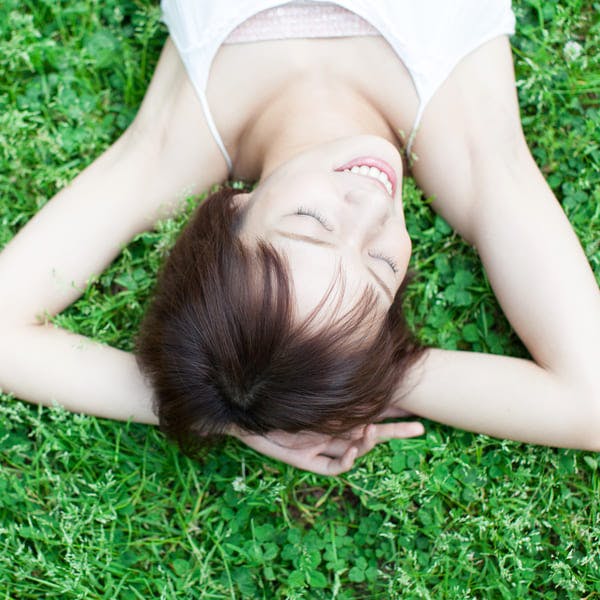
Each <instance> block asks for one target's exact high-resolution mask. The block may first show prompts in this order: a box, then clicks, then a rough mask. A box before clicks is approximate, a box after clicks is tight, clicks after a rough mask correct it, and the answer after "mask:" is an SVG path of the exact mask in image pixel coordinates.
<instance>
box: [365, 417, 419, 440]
mask: <svg viewBox="0 0 600 600" xmlns="http://www.w3.org/2000/svg"><path fill="white" fill-rule="evenodd" d="M373 427H374V428H375V437H376V439H377V443H379V442H386V441H388V440H393V439H405V438H412V437H417V436H419V435H423V434H424V433H425V427H423V423H420V422H419V421H399V422H397V423H377V424H376V425H373Z"/></svg>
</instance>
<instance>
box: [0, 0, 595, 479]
mask: <svg viewBox="0 0 600 600" xmlns="http://www.w3.org/2000/svg"><path fill="white" fill-rule="evenodd" d="M277 5H278V2H277V1H261V0H255V1H251V2H245V3H240V2H219V3H216V2H215V3H199V2H193V1H192V0H189V1H186V0H178V1H170V0H167V1H165V2H163V10H164V14H165V21H166V23H167V25H168V26H169V31H170V34H171V35H170V38H169V39H168V41H167V43H166V44H165V47H164V50H163V53H162V55H161V58H160V61H159V63H158V66H157V68H156V72H155V74H154V77H153V79H152V82H151V84H150V87H149V89H148V92H147V94H146V97H145V99H144V102H143V104H142V106H141V108H140V111H139V113H138V115H137V117H136V119H135V120H134V122H133V123H132V124H131V126H130V127H129V128H128V129H127V131H126V132H125V133H124V134H123V135H122V136H121V138H119V139H118V140H117V141H116V142H115V143H114V144H113V145H112V146H111V147H110V148H109V149H108V150H107V151H106V152H105V153H104V154H103V155H102V156H100V157H99V158H98V159H97V160H96V161H95V162H94V163H93V164H91V165H90V166H89V167H88V168H87V169H85V171H83V172H82V173H81V174H80V175H79V176H78V177H77V178H76V179H75V180H74V181H73V182H72V183H71V184H70V185H69V186H68V187H67V188H65V189H64V190H62V191H61V192H60V193H59V194H57V195H56V197H55V198H53V199H52V201H51V202H49V203H48V204H47V205H46V206H45V207H44V208H43V210H41V211H40V213H39V214H38V215H37V216H36V217H35V218H34V219H32V220H31V222H30V223H29V224H28V225H27V226H26V227H24V228H23V230H22V231H21V232H20V233H19V234H18V235H17V236H16V237H15V238H14V239H13V240H12V241H11V242H10V243H9V244H8V245H7V247H6V248H5V249H4V250H3V252H2V254H0V282H1V285H2V288H3V289H4V290H7V289H8V290H10V294H3V296H2V299H1V300H0V303H1V304H0V308H1V310H0V387H1V388H2V389H3V390H5V391H10V392H12V393H13V394H15V395H16V396H17V397H19V398H22V399H25V400H28V401H31V402H36V403H40V404H49V403H51V402H53V401H56V402H58V403H59V404H61V405H63V406H65V407H66V408H68V409H69V410H73V411H80V412H86V413H90V414H94V415H98V416H102V417H108V418H114V419H130V418H132V419H134V420H136V421H140V422H145V423H157V422H158V419H157V416H155V414H154V412H153V409H152V406H153V402H152V398H153V395H154V393H155V392H156V394H157V396H158V400H157V405H158V409H157V412H158V415H159V417H160V421H161V425H162V426H163V427H164V428H165V429H166V430H167V431H170V432H171V433H172V434H173V435H174V436H175V437H176V438H178V439H180V440H183V441H185V440H189V439H190V438H191V437H193V435H194V434H196V435H205V434H212V433H223V432H225V433H229V434H231V435H236V436H237V437H240V438H241V439H243V440H244V441H245V442H246V443H247V444H248V445H250V446H251V447H253V448H255V449H257V450H259V451H261V452H264V453H265V454H268V455H270V456H274V457H277V458H280V459H281V460H284V461H286V462H289V463H290V464H293V465H296V466H299V467H301V468H305V469H308V470H313V471H316V472H320V473H329V474H334V473H339V472H342V471H345V470H347V469H349V468H350V467H351V466H352V464H353V462H354V460H355V458H356V457H357V456H359V455H361V454H364V453H365V452H367V451H368V450H369V449H370V448H372V446H373V445H374V444H375V443H376V442H377V441H381V440H384V439H389V438H390V437H408V436H412V435H418V434H420V433H421V432H422V426H421V425H420V424H419V423H406V422H398V423H391V424H390V423H388V424H377V425H375V424H371V423H372V422H373V421H375V420H377V419H382V418H385V417H394V416H400V415H406V414H414V415H419V416H423V417H427V418H430V419H434V420H437V421H440V422H442V423H446V424H449V425H452V426H456V427H461V428H464V429H468V430H471V431H476V432H482V433H486V434H489V435H493V436H497V437H505V438H510V439H515V440H522V441H526V442H532V443H538V444H546V445H553V446H562V447H572V448H586V449H594V450H595V449H598V448H599V447H600V434H599V431H600V415H599V413H600V382H599V379H598V374H597V365H598V364H599V362H600V361H599V358H600V356H599V354H600V294H599V293H598V286H597V284H596V281H595V279H594V276H593V273H592V271H591V269H590V267H589V265H588V264H587V261H586V258H585V255H584V253H583V251H582V249H581V246H580V244H579V242H578V240H577V238H576V236H575V235H574V233H573V231H572V229H571V227H570V225H569V223H568V221H567V219H566V217H565V215H564V214H563V212H562V210H561V209H560V206H559V205H558V203H557V202H556V199H555V198H554V197H553V194H552V192H551V190H550V189H549V187H548V186H547V185H546V183H545V181H544V179H543V177H542V175H541V173H540V172H539V170H538V168H537V166H536V165H535V162H534V161H533V159H532V157H531V154H530V153H529V150H528V148H527V144H526V142H525V140H524V137H523V133H522V130H521V125H520V120H519V112H518V104H517V98H516V93H515V82H514V76H513V68H512V60H511V53H510V46H509V42H508V38H507V36H508V35H509V34H510V33H512V31H513V25H514V18H513V15H512V12H511V10H510V6H509V4H508V3H507V2H503V1H496V0H488V1H485V2H482V1H481V0H477V1H476V0H462V1H460V2H454V3H446V2H441V1H439V2H438V1H435V0H429V1H425V2H420V3H418V7H417V4H416V3H409V2H406V3H405V2H369V3H364V2H361V1H359V0H353V1H351V0H347V1H345V2H339V3H335V4H327V5H325V4H323V3H316V2H303V3H292V4H288V5H282V6H277ZM264 11H267V12H264ZM399 149H403V150H406V151H407V153H408V154H409V155H410V156H411V157H413V161H412V165H411V172H412V175H413V176H414V177H415V179H416V181H417V183H418V184H419V186H420V187H421V188H422V189H423V190H424V191H425V193H426V194H427V195H429V196H433V197H434V198H435V199H434V201H433V204H432V206H433V208H434V209H435V210H436V211H438V212H439V213H440V214H441V215H442V216H443V217H444V218H445V219H446V220H447V221H448V222H449V223H450V224H451V225H452V226H453V227H454V228H455V229H456V230H457V231H458V232H459V233H460V234H461V235H462V236H463V237H464V238H465V239H466V240H467V241H468V242H470V243H472V244H473V245H474V246H475V247H476V248H477V251H478V252H479V254H480V256H481V259H482V261H483V263H484V266H485V268H486V272H487V274H488V277H489V279H490V281H491V284H492V286H493V288H494V291H495V293H496V295H497V297H498V300H499V302H500V304H501V305H502V308H503V310H504V312H505V314H506V315H507V317H508V319H509V320H510V322H511V324H512V325H513V327H514V329H515V331H516V332H517V333H518V334H519V336H520V338H521V339H522V341H523V342H524V344H525V345H526V347H527V348H528V350H529V352H530V354H531V356H532V360H524V359H517V358H511V357H506V356H492V355H486V354H478V353H472V352H454V351H446V350H439V349H427V350H426V351H424V350H420V349H419V348H418V346H417V345H416V344H415V343H414V342H413V341H412V340H411V338H410V335H409V334H408V333H407V332H406V330H405V329H404V326H403V322H402V319H401V314H400V313H399V310H398V306H399V298H400V295H399V294H398V292H399V290H401V286H402V283H403V281H404V277H405V274H406V268H407V264H408V260H409V257H410V249H411V245H410V240H409V238H408V234H407V232H406V227H405V225H404V218H403V211H402V204H401V182H402V175H403V171H404V168H403V162H402V159H401V155H400V152H399ZM228 178H233V179H243V180H248V181H257V182H258V184H257V187H256V188H255V189H254V191H252V192H251V193H244V194H242V193H240V194H235V193H234V192H224V193H221V194H220V195H217V196H214V197H212V198H210V199H209V200H208V201H207V202H206V208H203V207H201V209H200V210H199V211H198V214H197V215H196V217H194V220H193V223H192V225H191V226H190V227H188V229H187V230H186V232H185V233H184V234H183V235H182V239H181V242H178V244H177V245H176V248H175V249H174V251H173V254H172V257H171V258H170V260H169V262H168V263H167V266H166V267H165V270H164V273H163V276H162V277H163V282H162V283H161V286H162V287H160V286H159V288H158V292H157V298H156V300H155V302H154V304H153V306H152V308H151V309H150V312H149V315H148V317H147V319H146V323H145V329H143V330H142V334H141V336H140V364H141V365H142V367H143V369H144V372H145V373H146V375H147V377H146V376H144V375H143V374H142V371H141V370H140V367H139V366H138V362H137V361H136V358H135V357H134V356H133V355H130V354H127V353H125V352H122V351H119V350H116V349H113V348H109V347H107V346H103V345H100V344H97V343H95V342H93V341H91V340H88V339H86V338H83V337H81V336H77V335H73V334H70V333H67V332H65V331H62V330H60V329H58V328H56V327H54V326H52V325H50V324H48V318H49V317H51V316H53V315H56V314H58V313H59V312H60V311H62V310H64V309H65V308H66V307H67V306H68V305H70V304H71V303H72V302H73V301H74V300H76V299H77V298H78V297H79V295H80V293H81V290H83V289H84V288H85V285H86V282H87V281H88V279H89V277H90V276H92V275H94V274H97V273H99V272H101V271H102V270H103V268H104V267H106V266H107V265H108V264H109V263H110V262H111V261H112V260H113V259H114V257H115V256H116V255H117V254H118V253H119V251H120V249H121V248H122V247H123V245H125V244H126V243H128V242H129V241H130V240H131V239H132V238H133V237H134V236H135V235H137V234H138V233H140V232H141V231H144V230H147V229H150V228H152V227H153V225H154V224H155V223H156V221H157V220H159V219H161V218H165V217H168V216H169V215H171V214H174V213H175V212H176V211H177V209H178V206H179V205H180V202H181V199H182V198H184V197H185V196H187V195H190V194H196V193H200V192H203V191H205V190H207V189H208V188H209V187H210V186H211V185H212V184H214V183H218V182H224V181H226V180H227V179H228ZM203 211H204V212H203ZM178 248H179V250H178ZM205 264H208V265H209V266H208V267H205V266H202V265H205ZM232 264H233V265H234V267H233V268H232V267H231V265H232ZM211 265H212V266H211ZM179 282H180V283H179ZM202 282H204V283H202ZM217 292H218V293H217ZM240 298H241V300H240ZM221 311H222V312H221ZM270 311H272V312H270ZM222 313H223V314H225V315H226V316H227V317H228V319H229V320H228V321H227V322H226V323H224V321H223V318H222V316H221V314H222ZM271 314H274V315H277V318H276V319H271ZM173 315H175V316H173ZM229 315H233V317H231V318H229ZM260 315H262V317H263V318H262V319H259V318H258V317H259V316H260ZM167 321H168V326H167V325H165V323H166V322H167ZM395 325H397V326H398V328H399V329H396V328H395V327H394V326H395ZM265 328H269V329H268V330H265ZM248 331H251V332H252V334H250V333H247V332H248ZM398 331H401V334H400V335H399V334H398V333H397V332H398ZM277 332H281V335H280V336H279V337H278V336H277V335H275V334H276V333H277ZM258 333H260V334H261V335H262V337H261V338H256V337H255V335H257V334H258ZM234 334H235V335H234ZM232 336H233V337H232ZM235 336H237V337H235ZM234 337H235V344H234V343H233V341H231V340H233V339H234ZM184 338H185V339H187V340H190V341H189V342H186V343H185V344H182V343H181V340H182V339H184ZM256 339H262V340H268V341H269V344H267V346H268V348H267V349H266V350H265V344H257V343H256ZM320 340H325V342H323V343H321V342H320ZM288 342H289V344H288ZM290 344H291V345H290ZM233 346H235V348H234V349H233V350H232V347H233ZM217 347H218V348H219V354H218V356H217V355H216V353H217V350H216V348H217ZM289 347H291V348H293V349H294V352H293V353H291V354H290V355H289V356H288V355H287V354H286V348H289ZM240 348H241V349H240ZM338 351H339V357H341V358H342V359H339V357H337V355H336V352H338ZM379 352H380V354H378V353H379ZM313 353H314V357H316V358H314V357H313ZM300 356H303V357H304V360H302V361H299V360H298V357H300ZM174 357H175V358H174ZM380 357H381V358H380ZM275 358H277V360H278V361H279V362H277V363H272V360H275ZM290 358H291V359H290ZM379 358H380V360H378V359H379ZM246 359H247V360H246ZM323 360H324V362H322V361H323ZM182 361H183V362H182ZM272 364H277V365H279V366H278V368H277V369H276V371H277V373H275V375H273V373H271V371H272V370H273V369H272V368H271V369H270V365H272ZM282 365H283V366H282ZM345 365H346V367H345ZM295 366H297V369H298V371H299V373H300V375H299V376H298V377H297V378H296V379H294V378H293V377H292V375H291V374H292V373H293V371H294V367H295ZM284 367H285V368H284ZM211 369H212V370H211ZM330 369H334V371H331V370H330ZM223 373H226V376H222V374H223ZM265 373H266V374H265ZM323 373H324V377H321V376H322V374H323ZM332 373H334V375H335V377H334V376H333V375H332ZM290 377H292V383H290V384H289V385H288V386H287V387H286V386H285V385H283V384H282V382H284V383H285V381H290ZM315 380H318V381H317V383H316V384H315ZM265 382H266V383H265ZM255 384H256V385H255ZM269 386H270V387H269ZM265 388H268V391H267V392H264V389H265ZM257 390H258V391H257ZM370 391H371V392H372V393H373V399H372V402H371V403H369V402H368V399H369V392H370ZM207 393H208V395H209V396H210V397H211V400H210V402H209V403H204V404H203V402H204V396H205V395H206V394H207ZM320 393H323V394H324V397H323V398H320V397H319V396H318V394H320ZM346 393H348V394H350V395H351V396H352V398H346V397H345V394H346ZM198 394H200V395H198ZM203 394H204V395H203ZM277 394H280V396H281V398H282V400H281V404H278V402H277ZM284 397H285V402H284V400H283V398H284ZM190 398H192V401H191V400H190ZM265 398H268V400H269V401H268V402H266V401H265ZM306 398H308V399H309V404H307V405H306V406H304V407H299V406H298V405H297V404H294V402H299V401H302V402H304V400H305V399H306ZM198 403H199V404H198ZM344 407H346V408H344ZM259 409H260V410H259ZM344 411H345V413H344ZM259 414H260V415H261V416H260V418H258V417H257V415H259ZM206 423H209V424H210V425H206ZM278 423H279V424H281V427H277V424H278ZM359 423H362V424H359ZM279 429H285V430H286V431H287V433H286V432H284V431H280V430H279ZM304 429H310V430H312V431H310V432H303V431H302V430H304ZM294 432H295V433H294Z"/></svg>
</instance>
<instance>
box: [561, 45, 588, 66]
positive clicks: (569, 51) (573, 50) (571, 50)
mask: <svg viewBox="0 0 600 600" xmlns="http://www.w3.org/2000/svg"><path fill="white" fill-rule="evenodd" d="M582 52H583V47H582V46H581V44H580V43H579V42H574V41H573V40H569V41H568V42H567V43H566V44H565V47H564V48H563V54H564V55H565V58H566V59H567V61H568V62H573V61H574V60H577V59H578V58H579V57H580V56H581V53H582Z"/></svg>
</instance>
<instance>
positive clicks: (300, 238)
mask: <svg viewBox="0 0 600 600" xmlns="http://www.w3.org/2000/svg"><path fill="white" fill-rule="evenodd" d="M275 233H276V234H277V235H280V236H282V237H284V238H288V239H289V240H295V241H297V242H307V243H308V244H313V245H314V246H322V247H324V248H335V245H334V244H332V243H331V242H328V241H326V240H321V239H319V238H316V237H312V236H311V235H303V234H302V233H292V232H291V231H280V230H276V231H275ZM367 270H368V271H369V273H371V275H372V276H373V279H375V281H376V282H377V283H378V284H379V287H380V288H381V289H382V290H383V291H384V292H385V294H386V296H387V297H388V298H389V300H390V301H391V302H393V301H394V295H393V294H392V291H391V290H390V288H389V287H388V286H387V285H386V284H385V283H384V281H383V279H381V277H379V275H377V273H375V271H373V269H371V267H367Z"/></svg>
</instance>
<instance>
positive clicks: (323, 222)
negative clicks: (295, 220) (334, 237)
mask: <svg viewBox="0 0 600 600" xmlns="http://www.w3.org/2000/svg"><path fill="white" fill-rule="evenodd" d="M296 214H297V215H305V216H307V217H312V218H313V219H316V220H317V221H319V223H321V225H323V227H325V229H327V230H329V231H331V229H332V228H331V225H329V222H328V221H327V219H326V218H325V217H324V216H323V215H321V214H320V213H318V212H317V211H316V210H314V209H312V208H304V207H303V206H300V207H299V208H298V210H296Z"/></svg>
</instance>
